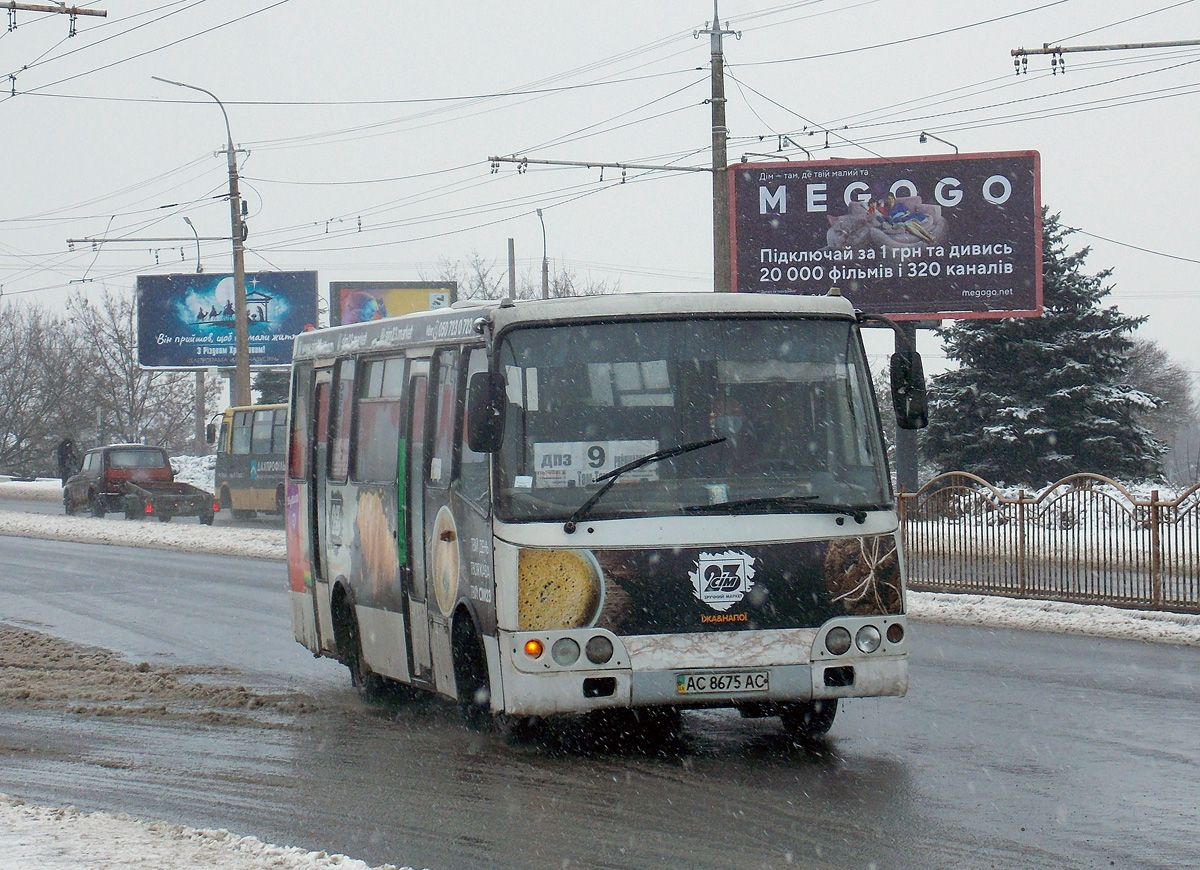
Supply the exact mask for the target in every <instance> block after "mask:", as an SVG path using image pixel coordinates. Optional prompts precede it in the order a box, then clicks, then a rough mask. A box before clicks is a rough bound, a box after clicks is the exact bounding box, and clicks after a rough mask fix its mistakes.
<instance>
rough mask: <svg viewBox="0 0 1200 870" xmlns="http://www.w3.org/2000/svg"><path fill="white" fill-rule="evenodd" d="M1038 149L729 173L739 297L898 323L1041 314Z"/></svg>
mask: <svg viewBox="0 0 1200 870" xmlns="http://www.w3.org/2000/svg"><path fill="white" fill-rule="evenodd" d="M1038 164H1039V159H1038V154H1037V152H1035V151H1021V152H1007V153H995V154H963V155H956V156H953V157H946V156H942V157H903V158H896V159H894V160H888V159H878V160H838V161H812V162H804V163H775V164H741V165H737V166H733V167H731V168H730V173H731V176H732V179H731V182H730V184H731V185H732V195H731V197H730V209H731V211H732V213H733V214H732V218H733V222H732V224H733V246H732V247H733V288H734V289H735V290H737V291H739V292H760V293H807V294H825V293H828V292H829V290H830V289H831V288H835V287H836V288H837V289H838V290H839V291H840V292H841V294H842V295H843V296H846V297H847V298H849V299H850V301H851V302H852V303H853V304H854V306H855V307H856V308H859V309H861V310H863V311H866V312H870V313H875V314H886V315H889V316H893V317H898V318H901V319H905V318H908V319H914V318H934V317H946V318H968V317H998V316H1015V315H1036V314H1039V313H1040V312H1041V307H1042V262H1041V256H1042V255H1041V243H1042V238H1041V203H1040V190H1039V175H1038Z"/></svg>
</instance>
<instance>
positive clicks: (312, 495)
mask: <svg viewBox="0 0 1200 870" xmlns="http://www.w3.org/2000/svg"><path fill="white" fill-rule="evenodd" d="M332 380H333V377H332V372H331V371H330V370H329V369H318V370H317V372H316V378H315V387H314V401H313V404H314V413H313V415H312V440H311V442H310V443H311V446H312V462H311V463H310V464H309V468H308V473H309V481H308V504H307V505H306V506H305V511H304V514H305V518H306V522H307V523H308V525H309V535H311V537H312V541H313V548H312V573H313V584H312V588H313V612H314V613H315V614H316V617H317V618H316V623H317V637H318V643H319V644H320V645H321V647H320V648H331V645H332V643H333V619H332V616H331V614H330V612H329V574H328V567H327V566H328V564H329V562H328V547H329V544H328V541H327V539H326V537H325V534H326V529H327V527H328V517H327V516H326V511H325V506H326V504H327V498H328V489H329V465H328V457H329V397H330V391H331V385H332ZM326 641H327V643H326Z"/></svg>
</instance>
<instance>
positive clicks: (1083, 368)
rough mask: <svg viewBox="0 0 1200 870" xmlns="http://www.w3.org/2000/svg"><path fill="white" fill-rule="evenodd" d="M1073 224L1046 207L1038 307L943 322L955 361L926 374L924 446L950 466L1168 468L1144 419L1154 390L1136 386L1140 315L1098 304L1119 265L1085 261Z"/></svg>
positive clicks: (1121, 475)
mask: <svg viewBox="0 0 1200 870" xmlns="http://www.w3.org/2000/svg"><path fill="white" fill-rule="evenodd" d="M1071 232H1072V230H1070V229H1069V228H1067V227H1064V226H1062V224H1061V223H1060V221H1059V216H1058V215H1049V214H1047V213H1046V212H1045V210H1043V221H1042V238H1043V264H1042V276H1043V285H1042V287H1043V313H1042V316H1041V317H1023V318H1008V319H1004V320H962V321H957V322H956V323H954V324H953V325H951V326H949V327H947V328H945V329H943V330H942V331H941V336H942V340H943V344H944V347H945V349H946V354H947V356H948V357H949V358H950V359H953V360H957V361H958V363H959V367H958V368H957V369H955V370H953V371H948V372H946V373H944V374H941V375H938V376H936V377H934V378H932V379H931V384H930V414H929V417H930V427H929V429H928V430H927V432H926V434H925V437H924V439H923V443H922V449H923V450H924V451H925V455H926V456H927V457H928V458H929V459H930V460H931V461H932V462H933V464H934V465H935V466H937V467H938V468H940V469H942V470H943V471H956V470H957V471H970V472H973V473H975V474H978V475H979V476H980V477H983V478H984V479H985V480H990V481H992V482H996V483H1000V482H1007V483H1020V484H1025V485H1029V486H1032V487H1035V488H1040V487H1041V486H1044V485H1046V484H1049V483H1053V482H1055V481H1057V480H1060V479H1062V478H1063V477H1065V476H1067V475H1069V474H1074V473H1078V472H1094V473H1097V474H1103V475H1106V476H1108V477H1114V478H1117V479H1120V480H1126V481H1130V480H1147V479H1152V478H1158V477H1160V476H1161V473H1162V457H1163V452H1164V448H1163V446H1162V445H1161V444H1160V443H1159V442H1157V441H1155V440H1154V437H1153V436H1152V435H1151V433H1150V432H1149V430H1148V429H1146V427H1145V426H1143V425H1142V424H1141V422H1140V420H1142V419H1144V418H1145V413H1146V412H1147V411H1150V410H1153V409H1154V408H1155V407H1156V406H1157V405H1158V403H1159V400H1158V399H1157V398H1156V397H1154V396H1151V395H1149V394H1148V393H1145V392H1142V391H1140V390H1137V389H1134V388H1132V387H1130V386H1129V385H1128V383H1127V381H1128V377H1127V376H1128V366H1129V356H1130V352H1131V350H1132V348H1133V339H1132V336H1131V333H1132V332H1133V331H1134V330H1135V329H1137V327H1138V325H1139V324H1140V323H1142V322H1143V320H1145V318H1142V317H1131V316H1128V315H1125V314H1122V313H1121V312H1120V311H1118V310H1117V309H1116V308H1115V307H1108V308H1103V307H1101V300H1103V299H1104V297H1106V296H1107V295H1108V294H1109V293H1110V292H1111V290H1112V287H1111V286H1110V285H1106V284H1105V282H1106V280H1107V279H1108V278H1109V276H1110V275H1111V273H1112V270H1111V269H1106V270H1104V271H1102V272H1099V273H1098V274H1095V275H1087V274H1084V272H1083V265H1084V260H1085V259H1086V257H1087V255H1088V253H1089V249H1087V248H1084V249H1082V250H1079V251H1076V252H1074V253H1071V252H1069V251H1068V249H1067V243H1066V239H1067V236H1069V235H1070V234H1071Z"/></svg>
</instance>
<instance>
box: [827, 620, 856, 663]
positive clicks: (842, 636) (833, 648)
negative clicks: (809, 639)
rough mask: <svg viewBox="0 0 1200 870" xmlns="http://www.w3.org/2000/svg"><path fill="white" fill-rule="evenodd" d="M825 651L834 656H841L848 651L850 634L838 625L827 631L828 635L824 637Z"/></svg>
mask: <svg viewBox="0 0 1200 870" xmlns="http://www.w3.org/2000/svg"><path fill="white" fill-rule="evenodd" d="M825 649H827V650H829V651H830V652H831V653H833V654H834V655H835V656H840V655H842V653H844V652H846V651H847V650H848V649H850V632H849V631H847V630H846V629H844V628H842V627H841V626H840V625H839V626H837V627H836V628H831V629H829V633H828V634H827V635H825Z"/></svg>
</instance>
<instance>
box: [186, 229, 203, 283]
mask: <svg viewBox="0 0 1200 870" xmlns="http://www.w3.org/2000/svg"><path fill="white" fill-rule="evenodd" d="M183 222H184V223H185V224H187V225H188V226H189V227H191V228H192V235H194V236H195V237H196V274H197V275H200V274H202V273H203V272H204V267H203V266H201V265H200V233H198V232H196V227H195V225H194V224H193V223H192V219H191V218H190V217H188V216H187V215H184V216H183Z"/></svg>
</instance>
